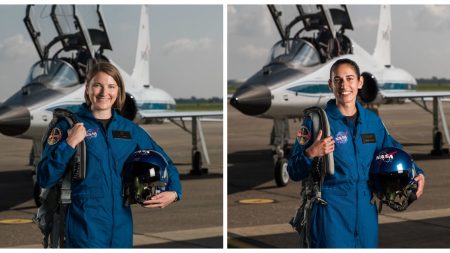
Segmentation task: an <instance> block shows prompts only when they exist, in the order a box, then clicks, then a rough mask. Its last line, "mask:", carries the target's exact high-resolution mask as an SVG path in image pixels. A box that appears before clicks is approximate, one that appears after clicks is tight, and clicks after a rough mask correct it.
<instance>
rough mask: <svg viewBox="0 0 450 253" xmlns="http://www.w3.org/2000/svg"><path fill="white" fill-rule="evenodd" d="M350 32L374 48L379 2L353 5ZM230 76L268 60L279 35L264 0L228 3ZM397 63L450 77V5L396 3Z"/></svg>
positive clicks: (244, 74)
mask: <svg viewBox="0 0 450 253" xmlns="http://www.w3.org/2000/svg"><path fill="white" fill-rule="evenodd" d="M348 9H349V13H350V18H351V19H352V23H353V27H354V31H350V32H348V33H347V34H348V36H349V37H350V38H352V39H354V40H355V41H356V42H357V43H358V44H359V45H360V46H362V47H363V48H365V49H366V50H367V51H368V52H369V53H373V50H374V47H375V39H376V33H377V27H378V15H379V5H364V6H363V5H348ZM227 12H228V79H238V80H245V79H247V78H248V77H250V76H251V75H252V74H253V73H255V72H256V71H257V70H258V69H260V68H261V67H262V66H263V64H264V63H265V62H266V59H267V57H268V51H269V50H270V48H271V47H272V45H273V44H274V42H275V41H277V40H279V35H278V32H277V30H276V27H275V25H274V24H273V20H272V17H271V16H270V13H269V11H268V9H267V7H266V6H265V5H229V6H228V10H227ZM391 13H392V15H391V16H392V34H391V38H392V40H391V52H392V65H394V66H396V67H399V68H403V69H405V70H407V71H409V72H410V73H411V74H412V75H413V76H415V77H416V78H430V77H433V76H437V77H445V78H450V5H440V6H439V5H438V6H436V5H394V6H392V7H391Z"/></svg>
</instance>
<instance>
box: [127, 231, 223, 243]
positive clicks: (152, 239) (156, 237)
mask: <svg viewBox="0 0 450 253" xmlns="http://www.w3.org/2000/svg"><path fill="white" fill-rule="evenodd" d="M222 235H223V227H222V226H218V227H207V228H198V229H188V230H177V231H169V232H159V233H145V234H140V235H138V234H134V235H133V242H134V245H135V246H139V245H147V244H157V243H166V242H173V241H177V242H182V241H188V240H195V239H204V238H210V237H218V236H220V237H222Z"/></svg>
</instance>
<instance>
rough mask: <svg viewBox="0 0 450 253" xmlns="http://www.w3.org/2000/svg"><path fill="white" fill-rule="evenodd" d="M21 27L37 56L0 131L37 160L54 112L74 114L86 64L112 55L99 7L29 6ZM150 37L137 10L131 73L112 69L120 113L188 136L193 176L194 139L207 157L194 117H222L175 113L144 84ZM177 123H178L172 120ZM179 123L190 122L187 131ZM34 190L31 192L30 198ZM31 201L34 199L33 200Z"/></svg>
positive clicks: (0, 116) (197, 166) (5, 107)
mask: <svg viewBox="0 0 450 253" xmlns="http://www.w3.org/2000/svg"><path fill="white" fill-rule="evenodd" d="M24 22H25V25H26V28H27V30H28V32H29V34H30V36H31V39H32V41H33V43H34V46H35V48H36V50H37V52H38V54H39V58H40V59H39V61H38V62H36V63H35V64H34V65H33V66H32V67H31V69H30V71H29V74H28V78H27V80H26V82H25V85H24V86H23V87H22V88H21V89H20V90H19V91H17V92H16V93H15V94H14V95H13V96H11V97H10V98H8V99H7V100H6V101H5V102H4V103H3V104H1V105H0V132H1V133H2V134H4V135H8V136H13V137H18V138H26V139H32V140H33V152H32V154H34V155H33V157H32V160H34V162H33V163H34V164H35V165H36V164H37V162H38V161H39V159H40V153H41V138H42V136H43V133H44V131H45V130H46V128H47V126H48V124H49V123H50V121H51V120H52V112H53V110H54V109H55V108H65V109H69V110H74V109H76V107H78V106H80V105H81V103H83V102H84V89H85V78H86V73H87V69H88V67H89V64H92V63H93V62H95V61H109V62H112V61H111V60H110V59H108V58H107V57H106V56H105V55H104V54H103V53H104V51H105V50H112V47H111V43H110V40H109V38H108V33H107V27H106V23H105V22H104V20H103V17H102V13H101V8H100V6H98V5H97V6H95V5H85V6H78V5H52V6H48V5H37V6H33V5H29V6H27V7H26V15H25V18H24ZM149 54H150V32H149V19H148V13H147V8H146V7H145V6H143V7H142V10H141V17H140V24H139V34H138V38H137V50H136V58H135V65H134V69H133V72H132V74H131V75H130V74H128V73H126V72H125V71H124V70H123V69H121V68H120V67H119V66H118V65H117V64H115V66H117V67H118V69H119V70H120V72H121V75H122V77H123V79H124V82H125V83H126V86H127V87H126V88H127V89H126V92H127V93H126V101H125V106H124V108H123V109H122V111H121V114H122V115H123V116H125V117H126V118H128V119H130V120H134V121H135V122H148V121H151V120H157V121H158V120H159V121H160V120H161V119H164V118H167V119H169V120H171V121H172V122H174V123H175V124H177V125H178V126H180V127H182V128H183V129H184V130H186V131H187V132H189V133H191V134H192V163H193V164H192V166H193V169H192V170H191V172H192V173H194V174H201V173H202V172H205V171H206V170H205V169H203V168H201V166H202V158H201V157H202V154H201V152H200V151H199V150H198V147H197V141H198V135H200V140H201V142H202V147H203V154H204V156H205V159H206V161H207V162H208V163H209V157H208V153H207V149H206V145H205V142H204V138H203V132H202V128H201V123H200V120H199V118H200V117H205V116H208V117H210V116H211V117H214V116H220V117H221V116H222V115H223V113H222V111H206V112H202V111H190V112H188V111H186V112H184V111H183V112H177V111H175V107H176V105H175V100H174V99H173V98H172V96H170V95H169V94H168V93H167V92H165V91H164V90H162V89H158V88H156V87H153V86H152V85H150V74H149V66H150V65H149ZM175 118H180V119H181V120H182V121H181V123H179V122H178V121H174V119H175ZM183 118H191V119H192V128H191V129H188V128H187V127H185V124H184V121H183ZM39 190H40V189H39V188H37V184H36V188H35V194H38V193H37V192H38V191H39ZM35 197H37V196H36V195H35Z"/></svg>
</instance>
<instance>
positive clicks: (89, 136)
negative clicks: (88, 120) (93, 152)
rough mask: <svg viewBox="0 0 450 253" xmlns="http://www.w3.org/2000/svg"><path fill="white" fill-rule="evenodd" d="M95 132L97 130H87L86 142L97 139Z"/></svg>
mask: <svg viewBox="0 0 450 253" xmlns="http://www.w3.org/2000/svg"><path fill="white" fill-rule="evenodd" d="M97 131H98V128H96V129H88V130H87V131H86V140H89V139H92V138H97Z"/></svg>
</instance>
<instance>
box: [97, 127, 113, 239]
mask: <svg viewBox="0 0 450 253" xmlns="http://www.w3.org/2000/svg"><path fill="white" fill-rule="evenodd" d="M97 124H99V125H100V129H102V130H101V131H102V133H103V137H104V138H105V142H106V147H107V150H108V170H111V157H112V156H111V152H112V151H111V146H110V144H109V135H108V129H105V128H104V127H103V124H102V123H101V122H98V121H97ZM108 172H109V182H110V186H109V187H110V192H111V199H112V208H111V213H112V229H111V236H110V239H109V244H110V245H112V238H113V236H114V235H113V233H114V225H115V224H114V218H115V213H114V206H115V203H114V189H113V188H114V181H113V172H112V171H108Z"/></svg>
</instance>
